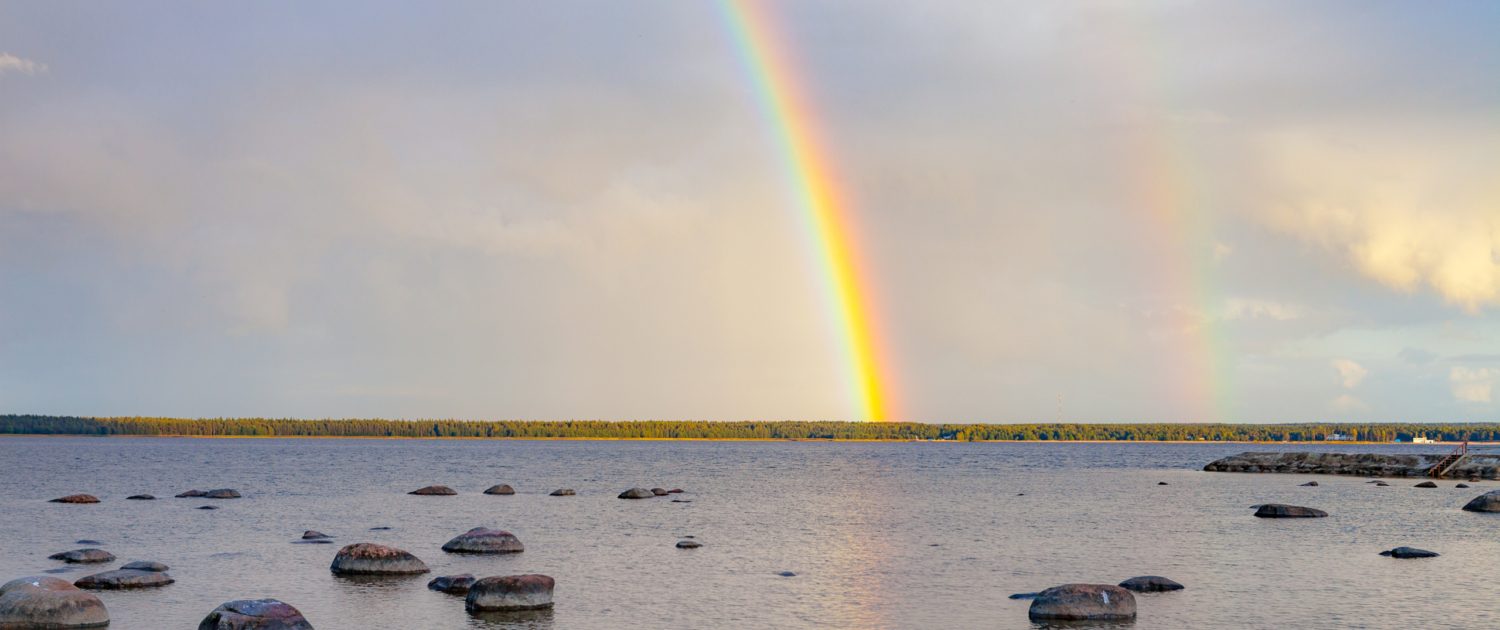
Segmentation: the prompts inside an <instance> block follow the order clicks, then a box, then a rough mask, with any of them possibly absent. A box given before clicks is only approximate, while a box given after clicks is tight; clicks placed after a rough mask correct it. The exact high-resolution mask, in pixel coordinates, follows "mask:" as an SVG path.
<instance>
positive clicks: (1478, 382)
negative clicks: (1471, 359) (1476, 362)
mask: <svg viewBox="0 0 1500 630" xmlns="http://www.w3.org/2000/svg"><path fill="white" fill-rule="evenodd" d="M1497 378H1500V370H1497V369H1494V368H1468V367H1462V366H1460V367H1455V368H1453V370H1452V371H1450V372H1448V384H1449V385H1450V386H1451V387H1452V388H1453V397H1454V398H1455V399H1457V400H1461V401H1464V402H1472V403H1485V404H1488V403H1489V402H1490V400H1491V397H1490V396H1491V392H1492V391H1493V390H1494V387H1495V380H1496V379H1497Z"/></svg>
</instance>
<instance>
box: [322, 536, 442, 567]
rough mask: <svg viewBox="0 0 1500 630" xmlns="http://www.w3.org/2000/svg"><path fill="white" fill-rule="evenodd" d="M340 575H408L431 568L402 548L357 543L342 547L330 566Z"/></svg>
mask: <svg viewBox="0 0 1500 630" xmlns="http://www.w3.org/2000/svg"><path fill="white" fill-rule="evenodd" d="M329 569H330V570H332V571H333V572H334V573H337V574H339V575H408V574H415V573H426V572H427V571H428V570H429V569H428V568H427V565H426V564H424V563H423V562H422V561H421V560H420V559H418V558H417V557H416V556H414V555H411V554H410V553H408V552H406V551H405V550H402V549H396V548H395V547H386V546H385V545H377V544H375V543H355V544H352V545H347V546H345V547H344V548H343V549H340V550H339V552H338V554H337V555H335V556H334V557H333V565H332V566H330V567H329Z"/></svg>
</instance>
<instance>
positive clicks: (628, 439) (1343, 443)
mask: <svg viewBox="0 0 1500 630" xmlns="http://www.w3.org/2000/svg"><path fill="white" fill-rule="evenodd" d="M19 437H24V438H80V437H84V438H127V439H137V438H172V439H188V440H431V441H448V440H451V441H476V442H483V441H497V442H499V441H534V442H888V443H902V444H909V443H928V444H1241V445H1244V444H1252V445H1253V444H1264V445H1267V446H1300V445H1317V446H1444V447H1452V446H1458V445H1459V444H1461V442H1427V443H1421V444H1415V443H1411V442H1361V441H1353V440H1350V441H1344V440H1340V441H1335V442H1330V441H1321V442H1319V441H1284V442H1270V441H1264V440H921V439H900V440H882V439H869V438H749V437H745V438H701V437H684V438H656V437H557V436H553V437H543V436H534V437H533V436H513V437H512V436H502V437H465V436H454V437H447V436H424V437H418V436H388V435H178V434H170V435H169V434H162V435H134V434H111V435H100V434H96V433H0V439H4V438H19ZM1468 444H1469V445H1470V446H1488V445H1500V442H1477V441H1470V442H1468Z"/></svg>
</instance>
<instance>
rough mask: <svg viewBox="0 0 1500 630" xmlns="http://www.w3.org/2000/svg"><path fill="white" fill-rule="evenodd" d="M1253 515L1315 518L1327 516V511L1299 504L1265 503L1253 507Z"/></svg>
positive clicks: (1261, 516)
mask: <svg viewBox="0 0 1500 630" xmlns="http://www.w3.org/2000/svg"><path fill="white" fill-rule="evenodd" d="M1255 515H1256V516H1258V517H1260V518H1317V517H1322V516H1328V513H1327V512H1324V511H1323V510H1319V509H1316V508H1310V507H1302V506H1300V505H1285V504H1282V503H1266V504H1264V505H1261V506H1260V507H1258V508H1256V509H1255Z"/></svg>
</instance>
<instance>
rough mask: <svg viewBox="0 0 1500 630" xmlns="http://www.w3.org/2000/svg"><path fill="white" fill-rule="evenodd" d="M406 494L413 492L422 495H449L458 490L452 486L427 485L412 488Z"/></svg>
mask: <svg viewBox="0 0 1500 630" xmlns="http://www.w3.org/2000/svg"><path fill="white" fill-rule="evenodd" d="M407 494H415V495H420V496H424V497H451V496H453V495H455V494H458V492H457V491H455V490H454V489H453V488H449V487H448V486H427V487H425V488H417V489H416V490H412V491H411V492H408V493H407Z"/></svg>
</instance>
